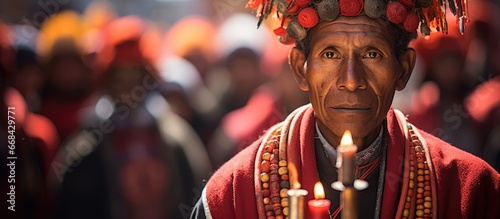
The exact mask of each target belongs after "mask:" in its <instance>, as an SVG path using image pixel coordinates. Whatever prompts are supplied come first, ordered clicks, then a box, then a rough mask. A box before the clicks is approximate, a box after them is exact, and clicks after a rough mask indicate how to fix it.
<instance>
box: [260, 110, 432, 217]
mask: <svg viewBox="0 0 500 219" xmlns="http://www.w3.org/2000/svg"><path fill="white" fill-rule="evenodd" d="M399 113H400V112H399ZM405 119H406V118H405ZM289 126H290V123H288V122H286V121H285V122H284V123H283V124H278V125H276V126H274V127H272V128H271V129H270V130H269V131H268V133H267V135H266V136H265V137H264V140H263V142H262V145H261V147H260V148H259V151H258V152H257V156H259V157H258V159H257V161H258V162H256V165H255V166H256V168H258V169H259V170H260V177H259V179H256V181H258V182H257V183H258V184H259V185H260V187H261V192H260V193H257V194H256V195H257V200H261V201H262V204H263V206H264V209H261V210H263V212H265V218H267V219H284V218H287V216H288V214H289V211H290V210H289V200H288V195H287V192H288V189H290V182H289V175H288V162H287V160H286V159H285V157H286V156H280V155H283V154H286V144H285V143H284V141H281V139H286V138H287V136H288V128H289ZM404 126H405V128H406V130H405V132H406V133H407V141H409V143H407V144H405V145H407V147H406V149H407V150H405V151H406V152H405V153H406V155H405V160H406V161H405V170H409V171H404V172H405V173H404V176H403V189H402V193H401V197H405V198H402V199H400V207H401V204H402V207H403V208H398V209H400V210H398V212H397V214H396V215H401V218H403V219H406V218H417V219H420V218H422V219H423V218H432V217H435V211H433V208H435V207H436V206H435V201H434V203H433V200H435V194H433V192H434V191H432V186H431V185H432V175H431V169H432V167H431V166H430V165H432V164H431V162H430V157H429V156H430V155H429V154H428V149H427V145H424V144H423V143H422V142H423V141H421V140H420V139H421V138H422V137H421V136H420V135H419V134H418V132H417V131H415V130H416V129H415V128H414V127H413V125H411V124H410V123H405V124H404ZM408 146H409V147H408ZM383 151H385V150H383ZM382 156H384V157H385V153H382ZM377 162H380V159H378V161H377ZM382 163H385V162H384V159H382ZM383 166H385V164H383ZM384 169H385V168H381V172H382V171H384ZM383 176H384V175H381V176H380V177H383ZM381 182H383V180H382V181H381ZM382 184H383V183H382ZM382 192H383V191H381V190H380V189H378V192H377V193H382ZM377 196H378V195H377ZM433 196H434V197H433ZM379 201H381V200H379V198H378V197H377V202H379ZM258 206H259V205H258ZM377 209H378V210H377ZM379 210H380V206H379V205H378V204H377V207H376V212H378V211H379ZM401 211H402V212H401ZM339 212H340V210H339ZM334 213H335V212H334ZM330 216H334V215H330Z"/></svg>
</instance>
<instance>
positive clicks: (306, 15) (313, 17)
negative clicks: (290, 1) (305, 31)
mask: <svg viewBox="0 0 500 219" xmlns="http://www.w3.org/2000/svg"><path fill="white" fill-rule="evenodd" d="M297 20H298V21H299V24H300V25H302V27H304V28H313V27H314V26H316V24H318V22H319V17H318V12H316V10H314V8H304V9H302V11H300V12H299V16H298V17H297Z"/></svg>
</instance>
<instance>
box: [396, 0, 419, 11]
mask: <svg viewBox="0 0 500 219" xmlns="http://www.w3.org/2000/svg"><path fill="white" fill-rule="evenodd" d="M399 2H400V3H401V4H402V5H404V6H405V7H406V8H408V9H412V8H413V6H415V0H399Z"/></svg>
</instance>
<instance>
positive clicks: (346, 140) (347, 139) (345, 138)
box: [340, 130, 353, 145]
mask: <svg viewBox="0 0 500 219" xmlns="http://www.w3.org/2000/svg"><path fill="white" fill-rule="evenodd" d="M352 144H353V142H352V136H351V131H349V130H345V132H344V135H342V139H341V140H340V145H352Z"/></svg>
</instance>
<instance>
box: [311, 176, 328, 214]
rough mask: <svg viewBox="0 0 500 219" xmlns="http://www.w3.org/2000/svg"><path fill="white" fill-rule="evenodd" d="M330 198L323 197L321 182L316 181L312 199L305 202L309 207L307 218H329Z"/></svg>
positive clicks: (323, 191)
mask: <svg viewBox="0 0 500 219" xmlns="http://www.w3.org/2000/svg"><path fill="white" fill-rule="evenodd" d="M330 204H331V203H330V200H328V199H325V190H324V189H323V184H321V182H317V183H316V184H315V185H314V199H313V200H310V201H309V202H307V205H308V209H309V218H308V219H329V218H330V217H329V214H328V210H330Z"/></svg>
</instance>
